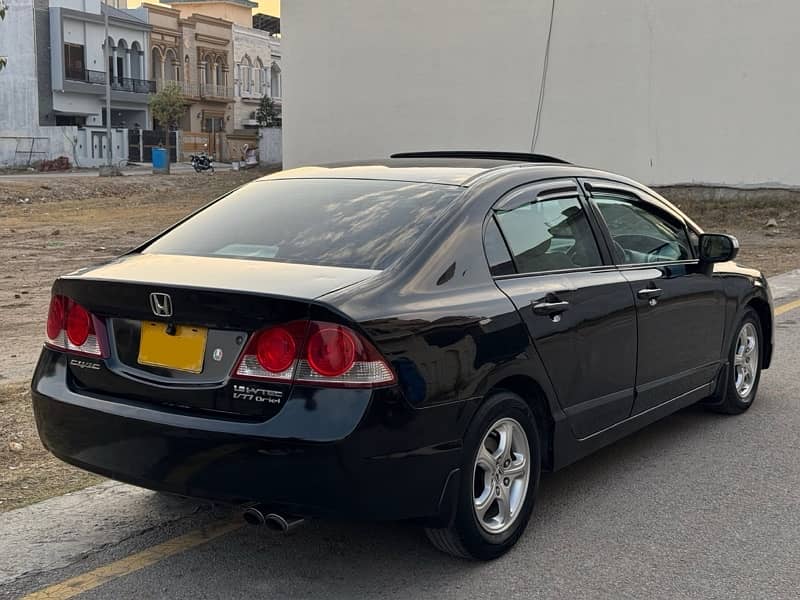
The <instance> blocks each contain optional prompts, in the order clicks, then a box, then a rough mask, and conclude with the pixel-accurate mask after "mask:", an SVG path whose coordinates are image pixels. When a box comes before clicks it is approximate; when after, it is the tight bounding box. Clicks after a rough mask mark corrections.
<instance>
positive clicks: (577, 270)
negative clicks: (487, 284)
mask: <svg viewBox="0 0 800 600" xmlns="http://www.w3.org/2000/svg"><path fill="white" fill-rule="evenodd" d="M618 270H619V268H618V267H617V265H597V266H595V267H575V268H571V269H555V270H553V271H532V272H527V273H512V274H510V275H492V279H494V280H496V281H504V280H507V279H516V278H518V277H539V276H541V275H569V274H571V273H590V272H597V273H608V272H610V271H618Z"/></svg>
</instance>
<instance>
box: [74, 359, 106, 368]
mask: <svg viewBox="0 0 800 600" xmlns="http://www.w3.org/2000/svg"><path fill="white" fill-rule="evenodd" d="M69 364H70V365H71V366H73V367H78V368H79V369H91V370H92V371H99V370H100V363H96V362H94V361H91V360H80V359H78V358H72V359H70V361H69Z"/></svg>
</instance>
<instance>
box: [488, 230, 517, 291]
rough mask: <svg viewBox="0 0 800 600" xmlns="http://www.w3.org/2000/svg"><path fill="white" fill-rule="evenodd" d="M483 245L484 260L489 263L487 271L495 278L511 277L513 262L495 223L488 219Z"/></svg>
mask: <svg viewBox="0 0 800 600" xmlns="http://www.w3.org/2000/svg"><path fill="white" fill-rule="evenodd" d="M483 244H484V246H485V248H486V259H487V260H488V261H489V270H490V271H491V272H492V275H494V276H495V277H498V276H500V275H512V274H513V273H514V262H513V261H512V260H511V255H510V254H509V253H508V247H507V246H506V243H505V241H503V236H502V235H500V230H499V229H498V228H497V222H495V220H494V219H489V223H488V225H487V226H486V233H485V234H484V236H483Z"/></svg>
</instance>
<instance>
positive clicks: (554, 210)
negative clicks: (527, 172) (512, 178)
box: [496, 197, 603, 273]
mask: <svg viewBox="0 0 800 600" xmlns="http://www.w3.org/2000/svg"><path fill="white" fill-rule="evenodd" d="M496 218H497V223H498V225H499V226H500V230H501V231H502V232H503V236H504V237H505V240H506V242H507V243H508V247H509V249H510V250H511V253H512V255H513V256H514V262H515V263H516V266H517V270H518V271H519V272H520V273H540V272H544V271H557V270H561V269H576V268H581V267H594V266H598V265H601V264H602V263H603V261H602V259H601V258H600V252H599V251H598V249H597V242H596V241H595V239H594V235H593V234H592V229H591V226H590V225H589V221H588V220H587V218H586V213H585V212H584V210H583V208H582V207H581V205H580V202H579V201H578V198H577V197H573V198H554V199H550V200H547V199H545V200H539V201H534V202H531V203H530V204H523V205H522V206H519V207H517V208H514V209H512V210H508V211H502V210H501V211H497V212H496Z"/></svg>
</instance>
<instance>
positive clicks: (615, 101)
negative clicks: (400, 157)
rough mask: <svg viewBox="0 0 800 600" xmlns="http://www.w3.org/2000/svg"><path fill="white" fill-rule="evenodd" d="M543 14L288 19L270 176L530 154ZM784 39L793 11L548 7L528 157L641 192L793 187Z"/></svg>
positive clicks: (380, 12)
mask: <svg viewBox="0 0 800 600" xmlns="http://www.w3.org/2000/svg"><path fill="white" fill-rule="evenodd" d="M549 11H550V0H503V2H486V1H485V0H405V1H404V2H396V1H395V0H340V1H338V2H336V3H332V2H328V3H323V2H318V0H292V1H291V2H286V3H284V5H283V6H282V13H283V14H282V24H281V26H282V32H283V36H282V45H283V47H284V50H283V64H282V69H283V82H284V85H283V87H284V92H283V98H284V115H283V119H284V120H283V122H284V164H285V165H287V166H295V165H299V164H306V163H315V162H324V161H332V160H344V159H352V158H358V157H362V158H363V157H372V156H386V155H388V154H389V153H391V152H395V151H403V150H414V149H436V148H464V149H484V148H485V149H503V150H517V151H530V147H531V137H532V131H533V123H534V119H535V114H536V106H537V102H538V97H539V88H540V79H541V73H542V63H543V57H544V46H545V39H546V31H547V26H548V22H549ZM798 23H800V2H797V1H796V0H772V1H771V2H769V3H764V2H759V1H758V0H704V1H703V2H697V1H696V0H603V1H602V2H587V1H586V0H556V14H555V19H554V26H553V37H552V46H551V53H550V69H549V76H548V80H547V86H546V93H545V100H544V105H543V112H542V121H541V130H540V135H539V139H538V143H537V145H536V150H537V151H539V152H543V153H549V154H555V155H559V156H563V157H564V158H566V159H568V160H571V161H573V162H577V163H582V164H590V165H593V166H597V167H601V168H607V169H611V170H617V171H620V172H622V173H625V174H627V175H630V176H633V177H636V178H638V179H641V180H643V181H645V182H649V183H653V184H667V183H688V182H695V183H724V184H733V185H736V184H765V183H780V184H787V185H800V168H798V167H797V166H796V165H797V159H796V155H797V152H796V150H795V147H796V146H797V144H798V140H800V116H798V112H800V109H799V108H798V107H800V77H798V76H797V74H796V72H797V66H796V63H797V57H798V56H800V36H798V35H797V28H798V25H797V24H798Z"/></svg>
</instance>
